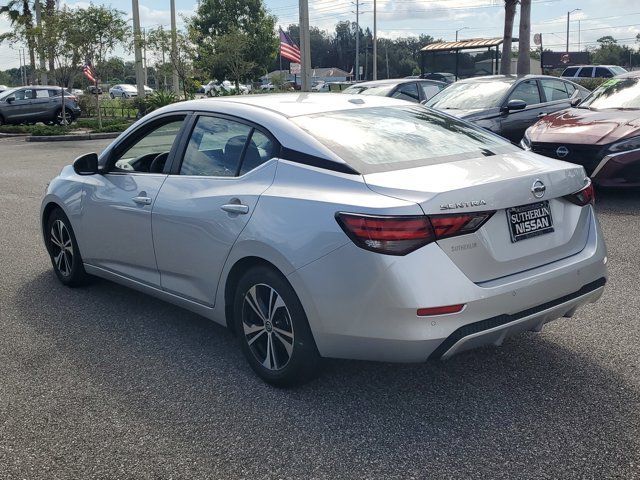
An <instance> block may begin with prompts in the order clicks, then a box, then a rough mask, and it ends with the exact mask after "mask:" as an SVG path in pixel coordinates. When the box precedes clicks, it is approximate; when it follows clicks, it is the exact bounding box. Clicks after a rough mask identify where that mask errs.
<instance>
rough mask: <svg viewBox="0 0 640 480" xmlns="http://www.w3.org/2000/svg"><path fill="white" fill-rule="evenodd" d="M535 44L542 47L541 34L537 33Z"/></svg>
mask: <svg viewBox="0 0 640 480" xmlns="http://www.w3.org/2000/svg"><path fill="white" fill-rule="evenodd" d="M533 43H535V44H536V45H540V44H541V43H542V34H541V33H536V34H535V35H534V36H533Z"/></svg>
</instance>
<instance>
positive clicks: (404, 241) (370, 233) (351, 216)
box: [336, 212, 495, 255]
mask: <svg viewBox="0 0 640 480" xmlns="http://www.w3.org/2000/svg"><path fill="white" fill-rule="evenodd" d="M494 213H495V212H478V213H463V214H458V215H434V216H432V217H427V216H425V215H420V216H404V215H401V216H375V215H361V214H355V213H338V214H336V220H337V221H338V223H339V224H340V226H341V227H342V229H343V230H344V232H345V233H346V234H347V235H348V236H349V238H351V240H353V242H354V243H355V244H356V245H358V246H359V247H361V248H364V249H365V250H371V251H372V252H378V253H384V254H387V255H406V254H407V253H410V252H413V251H414V250H416V249H418V248H420V247H423V246H425V245H427V244H429V243H431V242H434V241H436V240H441V239H443V238H448V237H454V236H457V235H465V234H467V233H473V232H475V231H476V230H478V229H479V228H480V227H481V226H482V225H484V223H485V222H486V221H487V220H488V219H489V218H491V216H492V215H493V214H494Z"/></svg>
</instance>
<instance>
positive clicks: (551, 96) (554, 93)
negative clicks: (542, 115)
mask: <svg viewBox="0 0 640 480" xmlns="http://www.w3.org/2000/svg"><path fill="white" fill-rule="evenodd" d="M540 85H541V86H542V90H543V91H544V96H545V97H546V99H547V102H555V101H557V100H566V99H567V98H569V96H570V95H571V94H570V93H568V92H567V89H566V87H565V85H567V84H566V82H563V81H562V80H554V79H547V78H545V79H543V80H540ZM571 93H573V90H572V91H571Z"/></svg>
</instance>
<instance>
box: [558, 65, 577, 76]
mask: <svg viewBox="0 0 640 480" xmlns="http://www.w3.org/2000/svg"><path fill="white" fill-rule="evenodd" d="M577 71H578V67H569V68H567V69H565V71H564V72H562V76H563V77H573V76H574V75H575V74H576V72H577Z"/></svg>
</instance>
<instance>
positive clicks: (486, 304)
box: [288, 207, 607, 362]
mask: <svg viewBox="0 0 640 480" xmlns="http://www.w3.org/2000/svg"><path fill="white" fill-rule="evenodd" d="M589 208H591V207H589ZM590 222H591V224H590V229H589V237H588V240H587V244H586V246H585V248H584V249H583V250H582V251H581V252H579V253H577V254H575V255H572V256H570V257H567V258H564V259H562V260H558V261H556V262H553V263H550V264H547V265H544V266H540V267H537V268H534V269H532V270H529V271H526V272H521V273H518V274H515V275H511V276H508V277H504V278H500V279H498V280H493V281H490V282H485V283H481V284H477V283H473V282H471V281H470V280H469V279H468V278H467V277H466V276H465V275H464V274H463V273H462V272H461V271H460V270H459V269H458V268H457V267H456V266H455V264H454V263H453V262H452V261H451V260H450V259H449V257H447V255H446V254H445V253H444V252H443V251H442V250H441V249H440V247H439V246H437V245H435V244H430V245H427V246H426V247H424V248H421V249H419V250H417V251H415V252H412V253H411V254H409V255H406V256H404V257H390V256H386V255H379V254H375V253H372V252H367V251H364V250H362V249H359V248H358V247H356V246H355V245H353V244H348V245H345V246H343V247H341V248H339V249H337V250H335V251H334V252H332V253H330V254H329V255H326V256H324V257H322V258H321V259H319V260H317V261H315V262H313V263H311V264H309V265H307V266H305V267H303V268H301V269H299V270H296V271H295V272H293V273H292V274H291V275H289V277H288V278H289V280H290V282H291V284H292V285H293V287H294V289H295V290H296V292H297V293H298V296H299V297H300V300H301V302H302V304H303V306H304V308H305V311H306V313H307V316H308V318H309V323H310V326H311V329H312V331H313V334H314V338H315V340H316V344H317V346H318V350H319V352H320V354H321V355H322V356H325V357H336V358H351V359H362V360H376V361H392V362H423V361H426V360H427V359H428V358H448V357H450V356H452V355H454V354H455V353H459V352H461V351H463V350H467V349H470V348H475V347H479V346H481V345H487V344H499V343H501V342H502V340H503V339H504V338H505V337H507V336H510V335H512V334H515V333H518V332H521V331H526V330H538V329H540V328H541V327H542V326H543V325H544V324H545V323H547V322H549V321H551V320H554V319H556V318H560V317H562V316H564V315H569V314H571V313H573V311H575V309H576V308H578V307H580V306H581V305H584V304H587V303H590V302H595V301H597V300H598V298H599V297H600V296H601V295H602V292H603V290H604V282H605V281H606V276H607V272H606V248H605V245H604V241H603V238H602V233H601V231H600V227H599V225H598V222H597V220H596V218H595V215H594V213H593V210H592V209H591V212H590ZM456 304H465V308H464V309H463V310H462V311H461V312H459V313H456V314H449V315H439V316H429V317H419V316H417V309H418V308H422V307H435V306H442V305H456Z"/></svg>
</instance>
